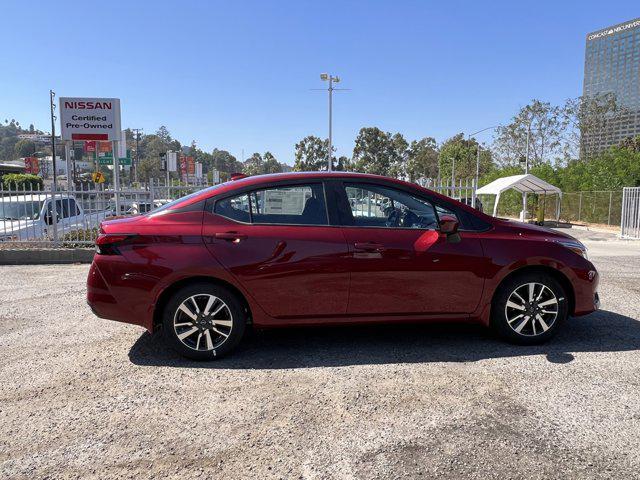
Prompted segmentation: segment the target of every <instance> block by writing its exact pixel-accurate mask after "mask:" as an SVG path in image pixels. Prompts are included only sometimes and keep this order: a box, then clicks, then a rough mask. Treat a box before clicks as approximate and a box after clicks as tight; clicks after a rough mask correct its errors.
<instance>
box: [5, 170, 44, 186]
mask: <svg viewBox="0 0 640 480" xmlns="http://www.w3.org/2000/svg"><path fill="white" fill-rule="evenodd" d="M2 187H3V188H4V189H5V190H42V189H43V188H44V181H43V180H42V177H39V176H38V175H31V174H30V173H7V174H6V175H3V176H2Z"/></svg>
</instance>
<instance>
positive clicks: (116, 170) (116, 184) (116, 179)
mask: <svg viewBox="0 0 640 480" xmlns="http://www.w3.org/2000/svg"><path fill="white" fill-rule="evenodd" d="M111 148H112V151H113V188H114V190H115V192H114V194H115V197H116V215H120V197H119V191H120V166H119V165H118V153H119V152H118V141H117V140H114V141H113V145H112V147H111Z"/></svg>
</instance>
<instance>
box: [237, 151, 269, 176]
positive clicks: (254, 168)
mask: <svg viewBox="0 0 640 480" xmlns="http://www.w3.org/2000/svg"><path fill="white" fill-rule="evenodd" d="M242 173H244V174H245V175H262V174H263V173H264V160H263V159H262V155H260V154H259V153H257V152H256V153H254V154H253V155H251V156H250V157H249V158H248V159H246V160H245V162H244V166H243V168H242Z"/></svg>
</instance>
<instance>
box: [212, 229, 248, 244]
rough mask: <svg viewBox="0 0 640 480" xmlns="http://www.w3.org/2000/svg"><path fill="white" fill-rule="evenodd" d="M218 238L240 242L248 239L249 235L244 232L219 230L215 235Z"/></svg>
mask: <svg viewBox="0 0 640 480" xmlns="http://www.w3.org/2000/svg"><path fill="white" fill-rule="evenodd" d="M214 238H215V239H216V240H226V241H227V242H236V243H238V242H240V241H242V240H246V238H247V236H246V235H245V234H244V233H238V232H219V233H216V234H215V235H214Z"/></svg>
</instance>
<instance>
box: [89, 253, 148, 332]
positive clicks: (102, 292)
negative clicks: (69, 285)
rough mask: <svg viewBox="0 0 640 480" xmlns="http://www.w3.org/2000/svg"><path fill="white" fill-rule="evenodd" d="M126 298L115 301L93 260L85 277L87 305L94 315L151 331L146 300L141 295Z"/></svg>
mask: <svg viewBox="0 0 640 480" xmlns="http://www.w3.org/2000/svg"><path fill="white" fill-rule="evenodd" d="M116 288H117V287H116ZM121 297H122V296H121ZM126 297H127V298H119V300H120V301H118V300H116V298H115V296H114V295H113V294H112V292H111V290H110V288H109V286H108V285H107V282H106V281H105V279H104V277H103V275H102V273H101V272H100V268H99V265H98V264H97V263H96V260H95V258H94V261H93V263H92V264H91V268H90V269H89V275H88V277H87V304H88V305H89V308H90V309H91V311H92V312H93V313H94V315H96V316H97V317H100V318H104V319H107V320H115V321H117V322H123V323H130V324H133V325H140V326H142V327H145V328H146V329H147V330H152V328H153V322H152V321H151V320H150V318H149V315H148V314H146V313H147V310H148V309H147V308H146V306H147V305H148V302H147V301H146V300H147V299H146V298H145V297H144V296H142V295H140V296H139V297H138V298H137V299H132V298H130V296H128V295H127V296H126ZM137 310H142V311H144V313H145V314H140V312H138V313H136V311H137Z"/></svg>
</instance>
